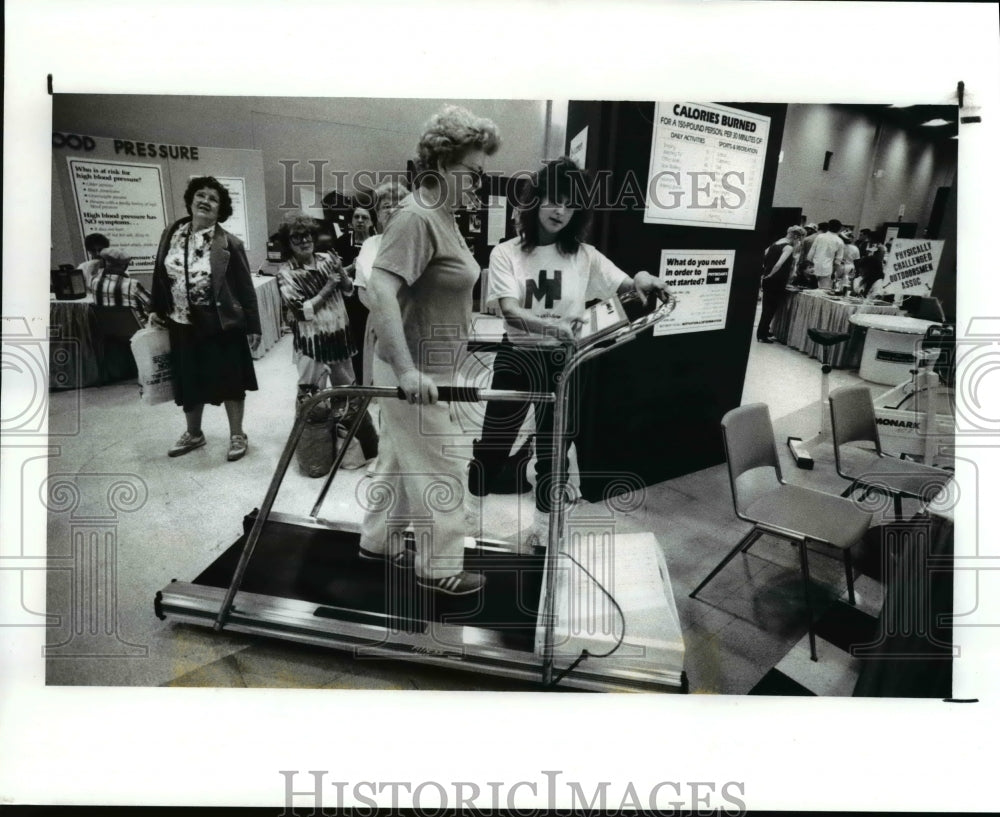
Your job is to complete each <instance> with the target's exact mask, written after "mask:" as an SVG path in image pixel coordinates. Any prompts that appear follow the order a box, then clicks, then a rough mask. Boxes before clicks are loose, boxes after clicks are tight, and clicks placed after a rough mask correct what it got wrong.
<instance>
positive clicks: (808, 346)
mask: <svg viewBox="0 0 1000 817" xmlns="http://www.w3.org/2000/svg"><path fill="white" fill-rule="evenodd" d="M858 313H863V314H872V315H899V314H900V309H899V307H897V306H894V305H892V304H866V303H854V302H851V301H846V300H841V299H835V298H832V297H830V296H828V295H824V294H823V293H821V292H820V291H819V290H804V291H802V292H789V293H788V297H787V298H785V300H784V302H783V303H782V304H781V306H780V307H779V309H778V312H777V314H776V315H775V317H774V321H773V322H772V323H771V329H772V331H773V332H774V336H775V338H776V339H777V340H778V342H779V343H784V344H785V345H787V346H789V347H791V348H792V349H798V350H799V351H801V352H805V353H806V354H807V355H809V357H814V358H816V359H817V360H819V359H820V358H821V355H822V348H823V347H821V346H819V345H818V344H816V343H813V342H812V341H811V340H809V336H808V334H807V333H808V331H809V330H810V329H822V330H824V331H827V332H843V333H845V334H850V335H851V339H850V340H848V341H847V342H846V343H841V344H838V345H836V346H834V347H832V350H831V352H832V353H831V358H830V365H832V366H833V367H834V368H837V369H844V368H852V369H853V368H857V367H858V365H859V364H860V362H861V350H862V348H863V345H864V335H863V332H861V331H859V330H858V329H857V328H855V327H853V326H852V325H851V323H850V318H851V315H854V314H858Z"/></svg>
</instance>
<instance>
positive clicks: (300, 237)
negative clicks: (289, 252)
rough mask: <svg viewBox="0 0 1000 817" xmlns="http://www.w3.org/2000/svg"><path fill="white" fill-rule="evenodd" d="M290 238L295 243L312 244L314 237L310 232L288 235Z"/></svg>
mask: <svg viewBox="0 0 1000 817" xmlns="http://www.w3.org/2000/svg"><path fill="white" fill-rule="evenodd" d="M288 240H289V241H291V242H292V243H293V244H311V243H312V240H313V237H312V236H311V235H309V233H294V234H292V235H290V236H288Z"/></svg>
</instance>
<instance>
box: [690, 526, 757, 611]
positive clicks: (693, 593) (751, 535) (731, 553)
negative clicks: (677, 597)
mask: <svg viewBox="0 0 1000 817" xmlns="http://www.w3.org/2000/svg"><path fill="white" fill-rule="evenodd" d="M762 533H763V531H758V530H757V528H753V529H752V530H751V531H750V532H749V533H748V534H747V535H746V536H744V537H743V538H742V539H740V541H739V542H738V543H737V544H736V547H734V548H733V549H732V550H731V551H729V553H728V554H727V555H726V558H725V559H723V560H722V561H721V562H719V563H718V564H717V565H716V566H715V569H714V570H712V572H711V573H709V574H708V575H707V576H706V577H705V578H704V579H703V580H702V583H701V584H699V585H698V586H697V587H696V588H695V589H694V590H692V591H691V592H690V593H688V598H692V599H693V598H694V597H695V596H696V595H698V593H699V591H700V590H701V589H702V588H703V587H704V586H705V585H706V584H708V583H709V582H710V581H712V579H714V578H715V577H716V576H717V575H718V574H719V571H720V570H722V568H724V567H725V566H726V565H727V564H729V563H730V562H731V561H732V560H733V557H735V556H736V554H737V553H739V552H740V551H741V550H743V548H744V545H746V543H747V540H749V543H750V544H751V545H752V544H753V543H754V542H756V541H757V539H759V538H760V536H761V534H762ZM747 547H749V545H747Z"/></svg>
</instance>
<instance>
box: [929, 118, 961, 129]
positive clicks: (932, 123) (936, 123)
mask: <svg viewBox="0 0 1000 817" xmlns="http://www.w3.org/2000/svg"><path fill="white" fill-rule="evenodd" d="M951 124H954V123H952V122H949V121H948V120H947V119H940V118H939V119H928V120H927V121H926V122H924V124H923V127H925V128H939V127H941V125H951Z"/></svg>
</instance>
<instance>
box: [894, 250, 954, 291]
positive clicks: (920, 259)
mask: <svg viewBox="0 0 1000 817" xmlns="http://www.w3.org/2000/svg"><path fill="white" fill-rule="evenodd" d="M943 249H944V241H932V240H930V239H917V238H897V239H894V240H893V242H892V249H891V250H890V251H889V256H888V258H886V261H885V279H884V280H883V282H882V286H883V291H884V292H885V293H886V294H887V295H924V296H926V295H930V294H931V289H933V287H934V276H935V275H937V270H938V264H939V263H940V262H941V251H942V250H943Z"/></svg>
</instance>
